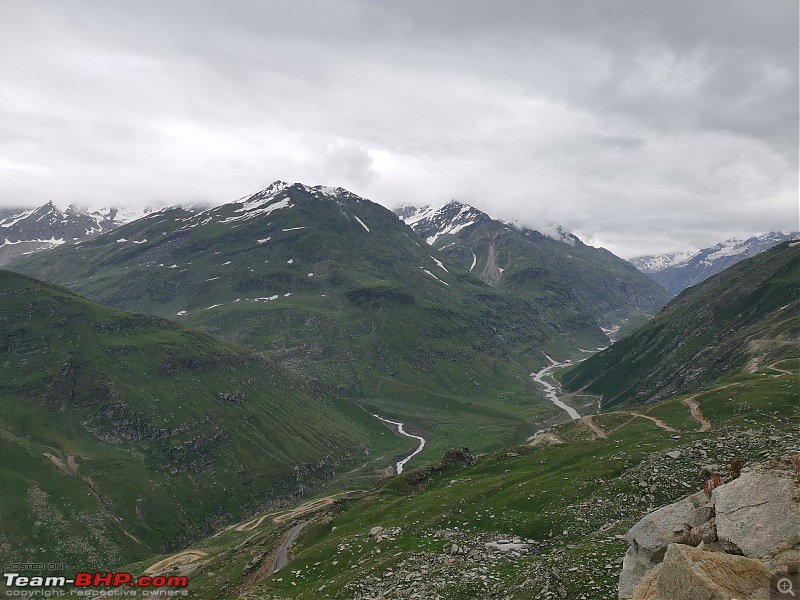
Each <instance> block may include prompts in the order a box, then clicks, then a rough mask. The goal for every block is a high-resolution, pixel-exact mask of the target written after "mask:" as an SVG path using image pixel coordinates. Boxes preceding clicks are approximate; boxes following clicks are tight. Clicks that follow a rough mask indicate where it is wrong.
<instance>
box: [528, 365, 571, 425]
mask: <svg viewBox="0 0 800 600" xmlns="http://www.w3.org/2000/svg"><path fill="white" fill-rule="evenodd" d="M545 356H546V357H547V360H549V361H550V363H551V364H550V365H549V366H547V367H545V368H544V369H542V370H541V371H539V372H538V373H531V377H533V380H534V381H535V382H536V383H538V384H540V385H541V386H542V387H543V388H544V395H545V396H547V399H548V400H550V402H552V403H553V404H555V405H556V406H557V407H558V408H560V409H561V410H563V411H564V412H566V413H567V414H568V415H569V418H570V419H573V420H575V419H580V418H581V416H580V415H579V414H578V411H577V410H575V409H574V408H572V407H571V406H567V405H566V404H564V403H563V402H562V401H561V400H559V399H558V394H557V391H558V390H557V389H556V387H555V386H554V385H552V384H551V383H549V382H547V381H545V380H544V378H545V377H546V376H547V375H549V374H550V371H552V370H554V369H560V368H563V367H569V366H571V365H572V364H573V363H572V362H563V363H560V362H556V361H554V360H553V359H552V358H550V357H549V356H547V354H545Z"/></svg>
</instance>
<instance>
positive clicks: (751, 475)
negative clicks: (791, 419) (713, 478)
mask: <svg viewBox="0 0 800 600" xmlns="http://www.w3.org/2000/svg"><path fill="white" fill-rule="evenodd" d="M787 462H792V461H790V460H789V461H787ZM775 463H776V465H777V464H778V463H779V461H775ZM627 538H628V542H629V546H628V551H627V553H626V555H625V559H624V561H623V568H622V572H621V573H620V577H619V597H620V598H625V599H628V598H634V599H638V600H668V599H669V600H681V599H683V598H685V599H687V600H689V599H695V598H708V599H709V600H715V599H717V598H719V599H720V600H722V599H726V600H727V599H728V598H743V599H744V598H749V599H751V600H755V599H756V598H762V597H763V598H767V597H768V588H769V578H770V575H771V567H773V566H780V564H781V553H782V552H784V551H787V550H791V549H792V548H794V547H796V546H797V545H798V544H800V505H799V504H798V485H797V477H796V472H794V471H793V470H792V471H786V472H784V471H782V470H780V469H777V468H775V469H770V470H766V469H761V468H758V469H749V470H745V471H743V472H742V473H741V476H740V477H738V478H736V479H734V480H733V481H731V482H729V483H727V484H723V485H720V486H719V487H717V488H715V489H714V490H713V491H712V492H711V497H710V498H709V496H707V495H706V494H705V493H704V492H699V493H696V494H693V495H691V496H689V497H687V498H684V499H682V500H679V501H677V502H675V503H673V504H670V505H668V506H665V507H663V508H660V509H659V510H657V511H655V512H653V513H650V514H649V515H647V516H645V517H644V518H643V519H642V520H641V521H639V522H638V523H637V524H636V525H634V526H633V527H632V528H631V529H630V531H629V532H628V535H627ZM742 555H744V556H742Z"/></svg>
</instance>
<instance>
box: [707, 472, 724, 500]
mask: <svg viewBox="0 0 800 600" xmlns="http://www.w3.org/2000/svg"><path fill="white" fill-rule="evenodd" d="M721 485H722V477H720V476H719V473H712V474H711V477H709V478H708V481H706V482H705V484H704V485H703V491H704V492H705V493H706V496H708V497H709V498H711V492H713V491H714V488H718V487H719V486H721Z"/></svg>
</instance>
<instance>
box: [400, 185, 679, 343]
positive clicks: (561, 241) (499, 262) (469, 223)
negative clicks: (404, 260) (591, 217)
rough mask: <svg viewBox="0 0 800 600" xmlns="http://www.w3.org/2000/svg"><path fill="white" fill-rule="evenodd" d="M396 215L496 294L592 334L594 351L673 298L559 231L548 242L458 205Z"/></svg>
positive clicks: (535, 233) (402, 211)
mask: <svg viewBox="0 0 800 600" xmlns="http://www.w3.org/2000/svg"><path fill="white" fill-rule="evenodd" d="M396 212H397V213H398V215H400V217H401V218H403V219H404V220H405V222H406V223H408V224H409V225H410V226H411V227H412V228H413V229H414V231H415V232H416V233H417V234H418V235H419V236H420V237H422V238H423V239H424V240H426V241H427V242H428V243H429V244H430V245H431V246H432V247H435V248H437V249H439V250H441V251H442V252H443V253H445V254H446V255H447V256H449V257H450V259H451V260H453V261H454V262H456V263H457V264H459V265H461V266H462V267H464V268H465V269H468V270H469V271H470V272H472V273H474V274H475V275H476V276H478V277H479V278H480V279H481V280H482V281H484V282H486V283H488V284H489V285H491V286H493V287H495V288H496V289H498V290H502V291H506V292H508V293H509V294H511V295H513V296H514V297H518V298H524V299H526V300H528V301H530V302H532V303H534V304H535V305H536V306H537V307H540V310H541V313H542V314H543V316H544V318H546V319H549V320H550V321H551V322H552V323H554V324H555V325H556V326H557V327H558V326H564V324H567V328H568V329H570V328H577V329H581V330H582V331H584V332H586V333H587V334H588V332H590V331H593V332H594V333H595V336H596V339H595V340H593V343H592V344H590V345H588V347H589V348H592V349H594V348H596V347H598V346H606V345H607V340H606V337H605V335H603V333H605V334H608V335H609V336H610V337H611V338H612V339H616V336H615V333H616V332H617V331H618V329H619V327H620V326H621V325H623V324H624V323H626V322H627V321H629V320H634V321H637V320H643V319H646V318H647V316H648V315H649V314H650V313H652V312H654V311H655V310H656V309H657V308H659V307H660V306H662V305H664V304H665V303H666V302H667V300H668V299H669V294H668V293H667V292H665V291H664V289H662V288H661V286H659V285H658V284H656V283H655V282H653V281H652V280H651V279H650V278H649V277H647V276H646V275H644V274H642V273H641V272H639V271H638V270H637V269H636V268H634V267H633V266H632V265H631V264H630V263H628V261H625V260H623V259H621V258H619V257H618V256H615V255H614V254H612V253H611V252H609V251H608V250H605V249H604V248H594V247H591V246H587V245H586V244H584V243H583V242H582V241H581V240H580V239H578V238H577V237H576V236H574V235H572V234H570V233H566V232H564V231H563V230H562V229H561V228H560V227H556V226H553V227H552V228H551V230H548V232H547V234H546V235H545V234H542V233H540V232H538V231H534V230H531V229H527V228H519V227H517V226H515V225H512V224H509V223H504V222H502V221H498V220H495V219H492V218H491V217H489V215H487V214H485V213H483V212H481V211H479V210H477V209H476V208H474V207H472V206H468V205H466V204H462V203H460V202H456V201H451V202H449V203H448V204H446V205H444V206H442V207H439V208H427V209H416V208H411V207H401V208H399V209H397V211H396ZM600 328H602V330H603V333H601V331H600Z"/></svg>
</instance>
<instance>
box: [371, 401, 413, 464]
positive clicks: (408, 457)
mask: <svg viewBox="0 0 800 600" xmlns="http://www.w3.org/2000/svg"><path fill="white" fill-rule="evenodd" d="M372 416H373V417H375V418H376V419H378V420H379V421H383V422H384V423H389V424H391V425H396V426H397V433H399V434H400V435H404V436H406V437H410V438H414V439H415V440H419V446H417V449H416V450H414V451H413V452H412V453H411V454H409V455H408V456H406V457H405V458H404V459H403V460H400V461H397V465H396V467H395V470H396V471H397V474H398V475H400V473H402V472H403V467H404V466H405V465H406V463H407V462H408V461H410V460H411V459H412V458H414V457H415V456H416V455H417V454H419V453H420V452H422V449H423V448H424V447H425V438H424V437H422V436H420V435H413V434H411V433H407V432H406V430H405V429H403V424H402V423H401V422H400V421H390V420H389V419H384V418H383V417H381V416H379V415H376V414H373V415H372Z"/></svg>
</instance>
